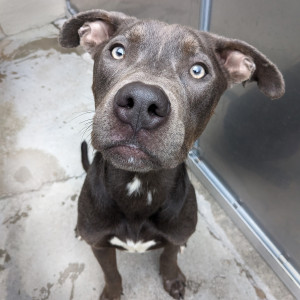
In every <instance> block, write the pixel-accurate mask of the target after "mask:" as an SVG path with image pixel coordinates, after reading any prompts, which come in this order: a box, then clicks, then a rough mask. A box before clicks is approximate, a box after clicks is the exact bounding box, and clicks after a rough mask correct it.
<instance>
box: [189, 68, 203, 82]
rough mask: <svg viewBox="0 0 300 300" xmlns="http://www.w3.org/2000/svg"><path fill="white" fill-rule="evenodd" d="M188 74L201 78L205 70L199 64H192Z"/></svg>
mask: <svg viewBox="0 0 300 300" xmlns="http://www.w3.org/2000/svg"><path fill="white" fill-rule="evenodd" d="M190 74H191V75H192V76H193V77H194V78H196V79H201V78H203V77H204V76H205V75H206V71H205V69H204V68H203V67H202V66H201V65H193V66H192V67H191V69H190Z"/></svg>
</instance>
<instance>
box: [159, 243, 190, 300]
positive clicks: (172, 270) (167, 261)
mask: <svg viewBox="0 0 300 300" xmlns="http://www.w3.org/2000/svg"><path fill="white" fill-rule="evenodd" d="M179 249H180V247H179V246H175V245H173V244H168V245H167V246H165V248H164V251H163V253H162V254H161V256H160V274H161V276H162V279H163V284H164V288H165V290H166V291H167V292H168V293H169V294H170V295H171V296H172V297H173V298H175V299H183V297H184V292H185V282H186V279H185V276H184V275H183V273H182V272H181V270H180V269H179V267H178V265H177V254H178V252H179Z"/></svg>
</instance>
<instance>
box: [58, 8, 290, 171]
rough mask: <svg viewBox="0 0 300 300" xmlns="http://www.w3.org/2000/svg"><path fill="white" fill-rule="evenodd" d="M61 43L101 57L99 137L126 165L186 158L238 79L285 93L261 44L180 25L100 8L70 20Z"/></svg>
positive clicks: (95, 138)
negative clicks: (223, 96)
mask: <svg viewBox="0 0 300 300" xmlns="http://www.w3.org/2000/svg"><path fill="white" fill-rule="evenodd" d="M60 44H61V45H62V46H64V47H77V46H78V45H79V44H80V45H82V46H83V47H84V48H85V49H86V50H87V51H88V52H89V53H90V54H91V56H92V57H93V59H94V76H93V77H94V78H93V87H92V89H93V93H94V98H95V116H94V123H93V131H92V143H93V146H94V147H95V149H97V150H99V151H100V152H101V153H102V154H103V156H104V157H105V158H106V159H108V160H109V161H110V162H111V163H113V165H115V166H116V167H118V168H121V169H126V170H131V171H140V172H146V171H149V170H153V169H159V168H173V167H175V166H176V165H178V164H179V163H181V162H182V161H183V160H184V159H185V158H186V156H187V153H188V151H189V149H190V148H191V147H192V145H193V143H194V141H195V140H196V139H197V138H198V137H199V135H200V134H201V132H202V131H203V129H204V128H205V126H206V124H207V122H208V120H209V119H210V117H211V115H212V113H213V110H214V108H215V106H216V105H217V103H218V101H219V99H220V96H221V95H222V93H223V92H224V91H225V90H226V89H227V88H229V87H231V86H232V85H233V84H236V83H245V82H250V81H257V84H258V87H259V89H260V90H261V91H262V92H263V93H264V94H265V95H266V96H267V97H269V98H272V99H274V98H278V97H281V96H282V95H283V93H284V81H283V78H282V75H281V73H280V72H279V70H278V69H277V67H276V66H275V65H274V64H273V63H272V62H270V61H269V60H268V59H267V58H266V57H265V56H264V55H263V54H262V53H260V52H259V51H258V50H256V49H255V48H254V47H252V46H250V45H248V44H247V43H245V42H243V41H240V40H232V39H227V38H224V37H221V36H217V35H214V34H210V33H207V32H200V31H197V30H194V29H191V28H187V27H184V26H180V25H169V24H166V23H162V22H159V21H154V20H139V19H136V18H134V17H129V16H126V15H124V14H122V13H117V12H106V11H102V10H92V11H88V12H84V13H79V14H78V15H76V16H74V17H73V18H72V19H70V20H68V21H67V22H66V23H65V24H64V26H63V28H62V31H61V34H60Z"/></svg>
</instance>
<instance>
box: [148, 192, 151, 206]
mask: <svg viewBox="0 0 300 300" xmlns="http://www.w3.org/2000/svg"><path fill="white" fill-rule="evenodd" d="M151 203H152V194H151V192H150V191H149V192H148V194H147V204H148V205H151Z"/></svg>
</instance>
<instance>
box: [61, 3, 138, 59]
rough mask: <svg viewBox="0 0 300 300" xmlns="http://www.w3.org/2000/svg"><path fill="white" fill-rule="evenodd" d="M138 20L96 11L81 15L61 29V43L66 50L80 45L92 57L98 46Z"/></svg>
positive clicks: (119, 14)
mask: <svg viewBox="0 0 300 300" xmlns="http://www.w3.org/2000/svg"><path fill="white" fill-rule="evenodd" d="M134 20H136V18H134V17H129V16H127V15H125V14H123V13H119V12H107V11H104V10H100V9H94V10H90V11H86V12H82V13H79V14H77V15H75V16H73V17H72V18H71V19H70V20H68V21H66V22H65V23H64V25H63V27H62V29H61V32H60V36H59V43H60V45H61V46H63V47H65V48H74V47H77V46H78V45H79V44H80V45H81V46H83V48H84V49H85V50H86V51H87V52H89V53H90V54H91V55H92V56H93V55H94V50H95V48H96V46H98V45H100V44H101V43H103V42H105V41H107V40H109V39H110V38H111V37H112V36H113V34H114V33H115V32H116V31H117V30H118V28H119V27H120V26H121V25H126V24H129V23H130V22H132V21H134Z"/></svg>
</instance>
